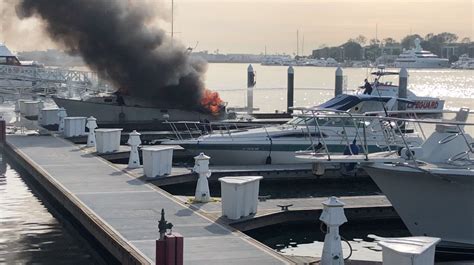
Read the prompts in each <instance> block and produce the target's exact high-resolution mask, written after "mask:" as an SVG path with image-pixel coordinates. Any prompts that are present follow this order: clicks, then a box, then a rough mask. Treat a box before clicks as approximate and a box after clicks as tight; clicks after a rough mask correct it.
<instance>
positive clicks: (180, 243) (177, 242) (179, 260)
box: [156, 233, 184, 265]
mask: <svg viewBox="0 0 474 265" xmlns="http://www.w3.org/2000/svg"><path fill="white" fill-rule="evenodd" d="M183 252H184V238H183V236H182V235H180V234H178V233H171V234H166V235H165V236H164V238H163V239H157V240H156V265H183V263H184V257H183Z"/></svg>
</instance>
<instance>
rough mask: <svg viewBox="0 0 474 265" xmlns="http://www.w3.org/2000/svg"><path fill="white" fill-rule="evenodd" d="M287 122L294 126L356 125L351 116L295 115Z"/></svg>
mask: <svg viewBox="0 0 474 265" xmlns="http://www.w3.org/2000/svg"><path fill="white" fill-rule="evenodd" d="M286 124H288V125H292V126H316V125H319V126H326V127H342V126H346V127H354V119H353V118H350V117H295V118H293V119H291V120H290V121H288V122H287V123H286Z"/></svg>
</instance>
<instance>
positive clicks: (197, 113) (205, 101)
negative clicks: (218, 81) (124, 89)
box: [53, 90, 227, 130]
mask: <svg viewBox="0 0 474 265" xmlns="http://www.w3.org/2000/svg"><path fill="white" fill-rule="evenodd" d="M53 100H54V102H55V103H56V104H57V105H58V106H59V107H62V108H64V109H66V112H67V114H68V116H82V117H89V116H93V117H95V118H96V119H97V123H98V124H99V126H101V127H116V126H119V127H121V128H124V129H142V130H143V129H145V130H146V129H153V130H163V129H169V125H167V124H163V122H165V121H199V122H210V121H218V120H223V119H226V118H227V110H226V104H225V102H224V101H222V100H221V99H220V98H219V95H218V93H217V92H211V91H209V90H205V93H204V95H203V97H202V99H201V106H200V107H197V108H195V109H185V108H178V107H172V106H166V105H165V104H162V105H158V104H156V103H153V102H150V101H147V100H144V99H142V98H137V97H132V96H128V95H122V94H120V93H117V92H116V93H109V94H106V95H100V96H94V97H89V98H87V99H67V98H60V97H53Z"/></svg>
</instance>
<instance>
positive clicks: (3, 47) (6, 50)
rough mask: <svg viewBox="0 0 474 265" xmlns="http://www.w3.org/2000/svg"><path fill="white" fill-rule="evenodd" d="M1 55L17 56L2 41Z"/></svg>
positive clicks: (0, 46) (0, 45) (0, 44)
mask: <svg viewBox="0 0 474 265" xmlns="http://www.w3.org/2000/svg"><path fill="white" fill-rule="evenodd" d="M0 57H15V54H13V53H12V52H11V51H10V50H9V49H8V48H7V46H5V44H3V43H0Z"/></svg>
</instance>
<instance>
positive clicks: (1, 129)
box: [0, 120, 7, 144]
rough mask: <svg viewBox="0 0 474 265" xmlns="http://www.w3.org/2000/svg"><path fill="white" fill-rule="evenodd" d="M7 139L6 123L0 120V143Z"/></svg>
mask: <svg viewBox="0 0 474 265" xmlns="http://www.w3.org/2000/svg"><path fill="white" fill-rule="evenodd" d="M6 139H7V123H6V122H5V120H0V143H2V144H3V143H5V140H6Z"/></svg>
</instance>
